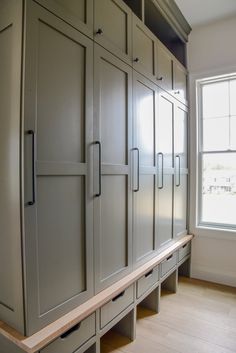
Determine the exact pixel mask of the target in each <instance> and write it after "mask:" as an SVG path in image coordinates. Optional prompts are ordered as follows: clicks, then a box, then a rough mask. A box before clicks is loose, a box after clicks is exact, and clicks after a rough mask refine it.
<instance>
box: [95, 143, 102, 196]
mask: <svg viewBox="0 0 236 353" xmlns="http://www.w3.org/2000/svg"><path fill="white" fill-rule="evenodd" d="M94 144H95V145H98V155H99V157H98V158H99V162H98V163H99V164H98V165H99V166H98V175H99V186H98V193H97V194H95V196H96V197H99V196H101V194H102V145H101V142H100V141H95V142H94Z"/></svg>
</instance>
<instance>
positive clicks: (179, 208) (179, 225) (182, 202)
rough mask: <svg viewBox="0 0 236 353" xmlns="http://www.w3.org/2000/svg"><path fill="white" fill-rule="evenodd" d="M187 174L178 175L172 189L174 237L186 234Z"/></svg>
mask: <svg viewBox="0 0 236 353" xmlns="http://www.w3.org/2000/svg"><path fill="white" fill-rule="evenodd" d="M187 181H188V176H187V175H186V174H181V175H180V182H179V183H178V184H177V185H178V186H177V185H176V184H175V190H174V237H177V236H180V235H184V234H187V190H188V182H187Z"/></svg>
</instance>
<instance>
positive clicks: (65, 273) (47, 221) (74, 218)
mask: <svg viewBox="0 0 236 353" xmlns="http://www.w3.org/2000/svg"><path fill="white" fill-rule="evenodd" d="M84 181H85V180H84V176H79V177H77V176H70V177H68V176H66V177H65V176H49V177H48V176H39V177H38V180H37V195H38V198H37V222H38V267H39V296H40V303H39V304H40V309H39V310H40V315H42V314H44V313H46V312H47V311H49V310H51V309H53V308H54V307H55V306H57V305H60V304H61V303H63V302H65V301H67V300H68V299H70V298H71V297H72V296H76V295H78V294H79V293H81V292H84V291H85V290H86V282H85V281H86V275H85V273H86V271H85V266H86V264H85V244H86V239H85V236H86V232H85V222H84V221H85V219H84V214H85V209H84V204H85V200H84V199H85V195H84V191H85V183H84ZM48 210H50V212H48Z"/></svg>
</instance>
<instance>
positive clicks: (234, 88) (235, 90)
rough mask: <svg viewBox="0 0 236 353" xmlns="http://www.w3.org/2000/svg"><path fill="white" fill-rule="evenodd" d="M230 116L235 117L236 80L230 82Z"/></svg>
mask: <svg viewBox="0 0 236 353" xmlns="http://www.w3.org/2000/svg"><path fill="white" fill-rule="evenodd" d="M230 115H236V80H232V81H230Z"/></svg>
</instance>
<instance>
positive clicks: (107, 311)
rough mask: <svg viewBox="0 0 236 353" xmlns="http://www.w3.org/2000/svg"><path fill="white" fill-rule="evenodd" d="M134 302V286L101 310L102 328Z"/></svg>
mask: <svg viewBox="0 0 236 353" xmlns="http://www.w3.org/2000/svg"><path fill="white" fill-rule="evenodd" d="M133 302H134V286H133V285H132V286H130V287H129V288H127V289H126V290H124V291H123V292H121V293H120V294H118V295H117V296H115V297H114V298H113V299H112V300H111V301H109V302H108V303H107V304H105V305H104V306H103V307H102V308H101V309H100V328H101V329H102V328H103V327H104V326H106V325H107V324H108V323H109V322H110V321H111V320H112V319H114V318H115V317H116V316H117V315H119V314H120V313H121V312H122V311H123V310H125V309H126V308H127V307H128V306H129V305H130V304H132V303H133Z"/></svg>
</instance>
